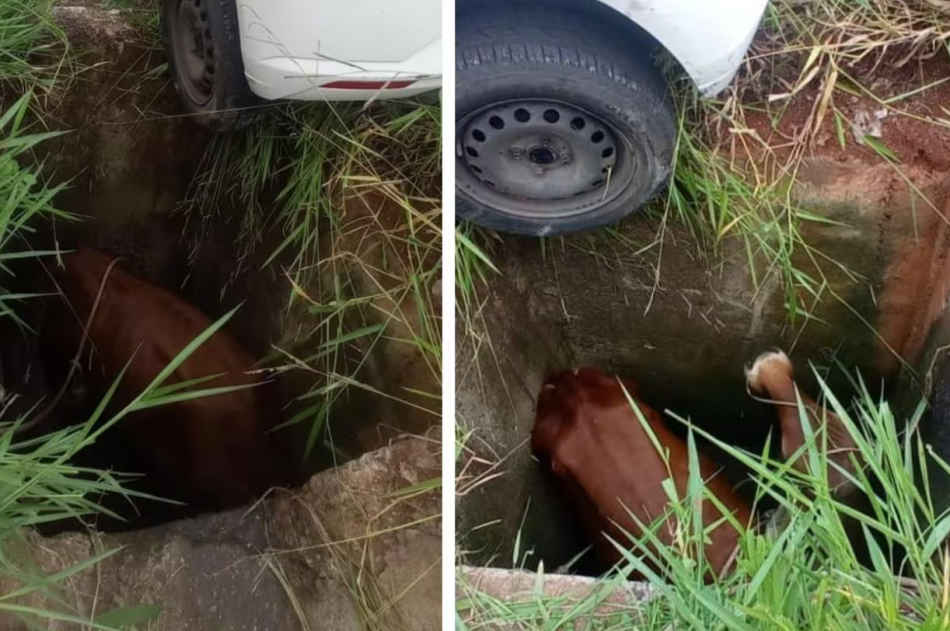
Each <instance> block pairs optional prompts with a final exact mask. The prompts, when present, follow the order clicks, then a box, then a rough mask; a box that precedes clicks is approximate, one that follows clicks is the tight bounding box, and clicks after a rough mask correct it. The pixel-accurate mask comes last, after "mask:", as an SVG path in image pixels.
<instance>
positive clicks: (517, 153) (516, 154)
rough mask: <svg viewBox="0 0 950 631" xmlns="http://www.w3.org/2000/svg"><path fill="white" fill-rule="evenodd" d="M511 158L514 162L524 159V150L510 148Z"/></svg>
mask: <svg viewBox="0 0 950 631" xmlns="http://www.w3.org/2000/svg"><path fill="white" fill-rule="evenodd" d="M511 157H512V158H513V159H515V160H520V159H521V158H523V157H524V149H522V148H521V147H512V148H511Z"/></svg>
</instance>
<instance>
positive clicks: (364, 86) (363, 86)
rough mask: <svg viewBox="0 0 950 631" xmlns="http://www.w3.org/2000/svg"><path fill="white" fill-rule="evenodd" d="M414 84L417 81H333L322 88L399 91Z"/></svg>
mask: <svg viewBox="0 0 950 631" xmlns="http://www.w3.org/2000/svg"><path fill="white" fill-rule="evenodd" d="M413 83H415V81H331V82H330V83H325V84H323V85H322V86H320V87H322V88H334V89H336V90H399V89H401V88H408V87H409V86H411V85H412V84H413Z"/></svg>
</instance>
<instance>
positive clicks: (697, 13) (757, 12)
mask: <svg viewBox="0 0 950 631" xmlns="http://www.w3.org/2000/svg"><path fill="white" fill-rule="evenodd" d="M595 1H596V2H600V3H601V4H604V5H606V6H608V7H610V8H612V9H613V10H615V11H616V12H618V13H620V14H621V15H623V16H625V17H626V18H628V19H629V20H630V21H632V22H633V23H635V24H636V25H637V26H639V27H640V28H642V29H643V30H644V31H646V32H647V33H649V34H650V35H651V36H652V37H653V38H654V39H656V40H657V41H658V42H659V43H660V44H661V45H662V46H663V47H664V48H665V49H666V50H667V51H668V52H669V53H670V54H671V55H672V56H673V57H674V58H676V60H677V61H678V62H679V63H680V65H682V66H683V69H684V70H685V71H686V74H688V75H689V77H690V78H691V79H692V80H693V82H694V83H695V84H696V87H697V89H698V90H699V92H700V93H701V94H703V95H704V96H715V95H716V94H718V93H719V92H721V91H722V90H723V89H724V88H725V87H726V86H727V85H729V82H730V81H732V78H733V77H734V76H735V75H736V72H737V71H738V70H739V67H740V65H741V64H742V59H743V57H744V56H745V54H746V51H747V50H748V48H749V44H750V43H751V42H752V38H753V36H754V35H755V32H756V30H757V29H758V27H759V22H760V21H761V20H762V15H763V13H764V12H765V8H766V5H767V4H768V0H702V1H701V2H697V1H696V0H595Z"/></svg>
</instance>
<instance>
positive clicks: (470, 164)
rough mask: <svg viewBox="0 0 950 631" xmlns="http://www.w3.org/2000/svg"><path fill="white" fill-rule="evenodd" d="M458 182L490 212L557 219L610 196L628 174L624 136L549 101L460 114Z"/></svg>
mask: <svg viewBox="0 0 950 631" xmlns="http://www.w3.org/2000/svg"><path fill="white" fill-rule="evenodd" d="M457 131H458V146H457V155H458V160H459V162H460V166H461V167H462V168H460V169H459V170H458V171H459V176H458V179H459V185H460V186H461V188H462V189H464V190H465V191H466V192H467V193H468V194H469V195H471V196H472V197H473V198H474V199H475V200H476V201H478V202H481V203H482V204H484V205H486V206H489V207H491V208H494V209H496V210H498V211H501V212H504V213H507V214H510V215H516V216H521V217H530V218H543V219H557V218H564V217H570V216H573V215H579V214H584V213H588V212H591V211H592V210H596V209H597V208H599V207H601V206H603V205H605V204H608V203H610V202H611V201H613V199H615V198H616V197H617V195H619V194H620V193H622V192H623V190H624V189H625V188H626V187H628V186H629V185H630V183H631V182H632V180H633V177H634V175H635V173H636V161H635V160H634V159H633V151H632V150H631V147H630V144H629V143H628V142H627V140H626V139H625V138H623V137H622V136H620V134H618V133H616V132H615V131H614V129H613V128H612V127H611V126H610V125H608V124H607V123H605V122H604V121H603V120H602V119H600V118H599V117H597V116H594V115H592V114H590V113H589V112H586V111H584V110H582V109H580V108H578V107H575V106H573V105H568V104H566V103H561V102H557V101H549V100H530V101H509V102H505V103H497V104H493V105H490V106H488V107H485V108H482V109H481V110H478V111H476V112H474V113H472V114H470V115H469V116H467V117H465V118H464V119H463V120H462V121H460V124H459V128H458V130H457Z"/></svg>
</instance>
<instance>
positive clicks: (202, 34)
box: [162, 0, 256, 131]
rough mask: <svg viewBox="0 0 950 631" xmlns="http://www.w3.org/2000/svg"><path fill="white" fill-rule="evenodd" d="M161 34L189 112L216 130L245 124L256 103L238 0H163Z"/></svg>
mask: <svg viewBox="0 0 950 631" xmlns="http://www.w3.org/2000/svg"><path fill="white" fill-rule="evenodd" d="M162 34H163V37H164V42H165V52H166V54H167V56H168V65H169V69H170V71H171V75H172V80H173V82H174V84H175V87H176V89H177V90H178V93H179V95H180V96H181V100H182V103H183V104H184V106H185V109H186V110H187V111H188V112H189V113H191V114H194V115H195V117H196V118H197V120H198V121H199V122H201V123H203V124H205V125H207V126H209V127H211V128H213V129H216V130H222V131H226V130H231V129H235V128H237V127H241V126H243V125H244V124H246V123H247V121H248V120H249V118H250V116H249V112H248V110H247V108H248V107H250V106H252V105H254V104H255V101H256V100H255V99H254V97H253V95H252V94H251V91H250V89H249V88H248V85H247V80H246V79H245V77H244V61H243V59H242V57H241V44H240V42H241V37H240V29H239V26H238V20H237V7H236V4H235V0H163V5H162Z"/></svg>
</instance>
